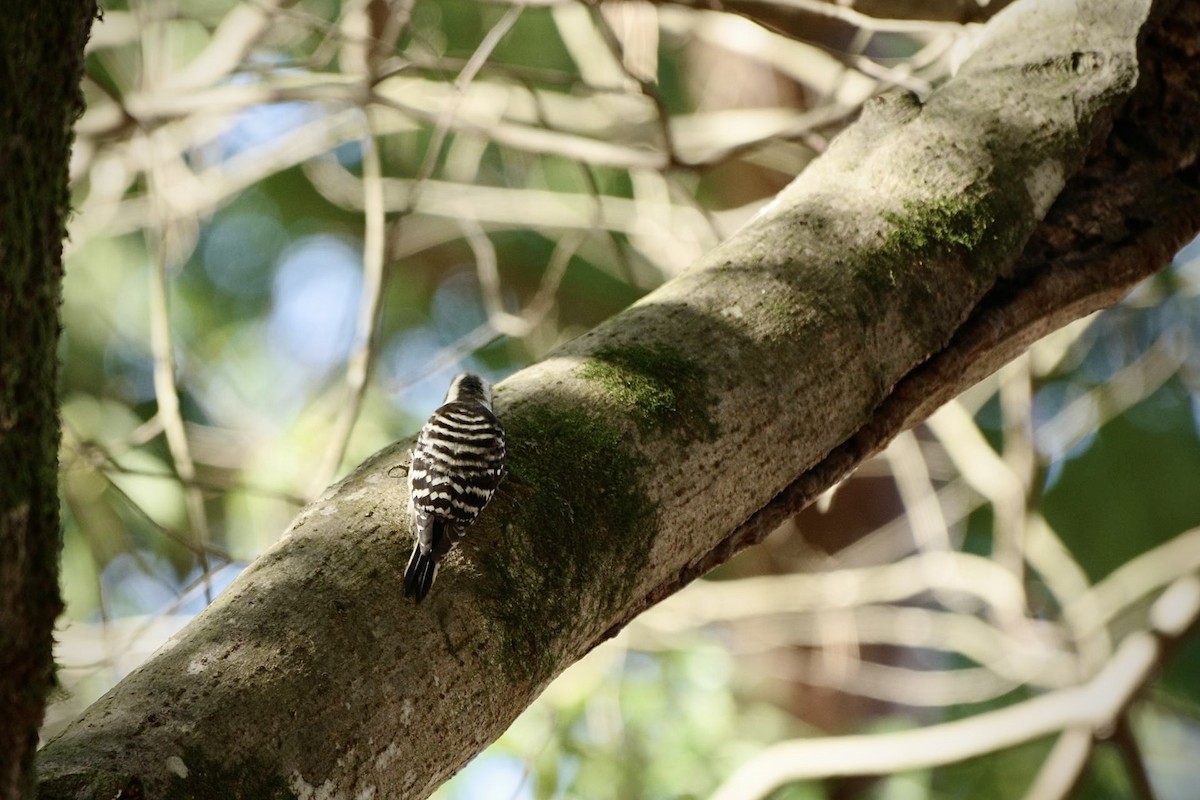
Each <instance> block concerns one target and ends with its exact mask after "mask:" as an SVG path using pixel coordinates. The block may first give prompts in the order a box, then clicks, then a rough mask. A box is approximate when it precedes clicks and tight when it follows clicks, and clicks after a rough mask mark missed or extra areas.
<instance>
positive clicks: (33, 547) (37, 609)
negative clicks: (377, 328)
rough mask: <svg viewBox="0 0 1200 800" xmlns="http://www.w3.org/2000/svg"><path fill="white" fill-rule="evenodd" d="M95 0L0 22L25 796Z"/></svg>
mask: <svg viewBox="0 0 1200 800" xmlns="http://www.w3.org/2000/svg"><path fill="white" fill-rule="evenodd" d="M94 15H95V5H94V3H91V2H87V0H78V1H77V2H57V3H46V2H40V0H27V1H26V2H21V3H18V4H17V7H16V8H6V9H5V13H4V18H3V23H0V798H18V797H28V796H31V795H32V792H33V769H32V767H33V757H34V752H35V750H36V749H37V741H38V726H39V725H41V722H42V712H43V710H44V707H45V700H46V694H47V693H48V692H49V691H50V688H51V687H52V685H53V683H54V662H53V658H52V655H51V645H52V640H51V633H52V628H53V625H54V619H55V617H57V616H58V613H59V611H60V610H61V609H62V602H61V600H60V599H59V594H58V550H59V526H58V491H57V485H58V483H57V481H58V478H57V468H58V402H57V391H56V390H57V386H56V380H57V375H58V356H57V348H58V301H59V294H60V290H61V284H62V241H63V235H64V231H65V224H66V217H67V211H68V205H69V204H68V194H67V164H68V160H69V156H70V151H71V125H72V123H73V122H74V121H75V117H76V116H77V115H78V113H79V111H80V110H81V107H82V104H81V100H80V95H79V77H80V74H81V70H82V66H83V45H84V42H85V41H86V40H87V33H88V29H89V28H90V27H91V22H92V17H93V16H94Z"/></svg>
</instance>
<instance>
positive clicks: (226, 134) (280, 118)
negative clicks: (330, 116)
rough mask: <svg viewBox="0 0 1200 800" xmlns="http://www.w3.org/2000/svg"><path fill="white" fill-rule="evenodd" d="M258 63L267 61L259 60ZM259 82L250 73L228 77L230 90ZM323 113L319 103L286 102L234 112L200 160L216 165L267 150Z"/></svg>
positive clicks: (286, 71)
mask: <svg viewBox="0 0 1200 800" xmlns="http://www.w3.org/2000/svg"><path fill="white" fill-rule="evenodd" d="M258 60H270V59H268V58H266V57H261V56H260V58H259V59H258ZM289 72H297V74H300V73H299V71H293V70H286V69H283V70H275V71H274V72H273V74H275V75H285V74H288V73H289ZM261 82H262V78H261V77H260V76H259V75H257V74H255V73H252V72H243V73H239V74H236V75H233V76H231V77H230V79H229V81H228V84H229V85H232V86H245V85H253V84H258V83H261ZM327 113H328V111H327V109H326V108H325V107H324V106H323V105H322V104H320V103H309V102H301V101H298V100H288V101H284V102H279V103H262V104H259V105H253V106H248V107H246V108H243V109H242V110H240V111H238V112H237V114H235V115H234V116H233V120H232V122H231V123H230V125H229V127H227V128H226V129H225V130H224V131H222V132H221V133H220V134H219V135H218V136H217V137H216V138H215V139H213V140H212V141H211V142H209V143H208V145H207V146H206V147H204V148H203V151H202V157H203V158H204V160H205V161H206V162H207V163H209V164H219V163H221V162H223V161H226V160H228V159H230V158H233V157H235V156H237V155H240V154H242V153H244V152H246V151H248V150H253V149H256V148H260V147H264V146H269V145H270V144H272V143H273V142H275V141H277V140H279V139H282V138H284V137H286V136H288V135H290V134H291V133H292V132H293V131H295V129H296V128H298V127H300V126H301V125H304V124H305V123H308V122H312V121H314V120H316V119H319V118H321V117H323V116H325V115H326V114H327Z"/></svg>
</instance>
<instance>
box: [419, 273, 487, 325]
mask: <svg viewBox="0 0 1200 800" xmlns="http://www.w3.org/2000/svg"><path fill="white" fill-rule="evenodd" d="M430 311H431V315H432V317H433V323H434V325H436V326H437V328H438V330H439V331H441V332H442V333H443V335H444V336H445V337H447V338H448V339H456V338H458V337H460V336H464V335H466V334H468V333H470V332H471V331H473V330H475V329H476V328H478V327H479V326H480V325H482V324H483V323H485V322H487V311H486V310H485V309H484V307H483V298H482V297H481V296H480V293H479V280H478V278H476V276H475V272H474V270H466V269H463V270H458V271H456V272H453V273H451V274H450V275H447V276H446V277H445V279H443V280H442V282H441V283H440V284H439V285H438V287H437V290H436V291H435V292H434V293H433V301H432V308H431V309H430Z"/></svg>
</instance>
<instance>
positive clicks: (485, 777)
mask: <svg viewBox="0 0 1200 800" xmlns="http://www.w3.org/2000/svg"><path fill="white" fill-rule="evenodd" d="M533 783H534V778H533V775H531V774H529V771H528V769H527V767H526V764H525V762H524V760H522V759H520V758H517V757H516V756H513V755H509V754H507V753H496V752H492V751H485V752H483V753H481V754H479V755H478V756H476V757H475V759H474V760H472V761H471V763H470V764H468V765H467V767H466V769H464V770H463V771H462V772H461V773H459V774H458V775H457V776H456V777H455V778H454V780H453V782H452V785H451V786H449V787H448V788H449V789H450V790H451V791H450V794H451V796H452V797H461V798H483V797H495V798H505V799H508V798H511V800H533V798H534V790H533Z"/></svg>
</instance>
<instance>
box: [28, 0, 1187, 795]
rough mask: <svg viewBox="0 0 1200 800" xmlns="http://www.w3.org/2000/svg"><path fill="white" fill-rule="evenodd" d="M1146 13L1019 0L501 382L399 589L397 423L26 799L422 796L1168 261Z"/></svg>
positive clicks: (55, 758)
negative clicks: (923, 83) (1070, 324)
mask: <svg viewBox="0 0 1200 800" xmlns="http://www.w3.org/2000/svg"><path fill="white" fill-rule="evenodd" d="M1153 5H1154V8H1153V10H1154V12H1155V16H1154V18H1153V22H1152V23H1151V24H1149V25H1148V26H1147V29H1146V31H1145V35H1144V36H1142V37H1140V38H1139V36H1138V34H1137V32H1138V31H1139V30H1140V29H1141V28H1142V25H1143V22H1144V20H1145V19H1146V17H1147V14H1148V13H1149V12H1150V11H1151V10H1152V4H1151V3H1150V2H1149V0H1112V1H1111V2H1103V3H1100V2H1090V3H1089V2H1079V3H1073V4H1065V3H1064V4H1059V3H1053V2H1045V3H1040V4H1039V3H1037V2H1019V3H1016V4H1014V5H1013V6H1012V7H1010V8H1009V9H1007V10H1006V11H1005V12H1004V13H1002V14H1000V15H998V16H997V17H996V18H995V19H993V20H992V21H991V22H990V23H989V24H988V27H987V29H986V30H985V32H984V35H983V36H982V37H981V38H980V44H979V50H978V51H977V52H976V53H975V55H974V56H973V57H972V58H971V59H970V60H969V61H968V62H966V63H965V64H964V66H963V68H962V70H961V71H960V73H959V74H958V75H957V76H956V77H955V78H954V79H953V80H951V81H950V82H949V83H947V84H946V85H945V86H943V87H942V88H940V89H939V90H937V91H936V92H934V93H933V94H931V95H930V97H929V98H928V100H927V101H926V102H925V103H924V105H921V104H919V103H918V102H917V101H916V100H915V99H913V98H911V97H907V96H891V97H887V98H883V99H881V100H879V101H877V102H874V103H872V104H871V105H870V106H869V107H868V109H867V110H866V111H865V113H864V115H863V118H862V119H861V120H860V121H859V122H858V123H856V124H855V125H854V126H852V127H851V128H850V129H848V130H847V131H846V132H845V133H844V134H843V135H841V136H840V137H838V138H837V139H836V140H835V141H834V143H833V144H832V145H831V146H830V148H829V150H828V152H827V153H826V154H825V155H824V156H822V157H821V158H820V159H819V160H818V161H816V162H814V163H813V164H812V165H811V166H810V167H809V169H808V170H807V171H806V172H805V173H804V175H802V176H801V177H800V178H799V179H798V180H797V181H796V182H795V183H794V184H793V185H792V186H790V187H789V188H788V189H787V190H785V191H784V192H783V193H781V194H780V196H779V197H778V198H777V200H776V201H775V202H774V203H773V204H772V205H771V206H770V207H769V208H768V209H767V210H766V211H765V213H763V214H762V215H760V216H759V217H758V218H756V219H755V220H754V221H753V222H751V223H750V224H749V225H747V226H746V227H745V228H743V229H742V230H741V231H739V232H738V233H737V234H735V235H734V236H733V237H731V238H730V239H729V240H727V241H726V242H725V243H723V244H722V245H720V246H719V247H717V248H716V249H714V250H713V251H712V252H711V253H709V254H708V255H707V256H706V257H704V258H703V259H701V260H700V262H699V263H697V264H696V265H695V266H694V267H693V268H692V269H691V270H689V271H688V272H686V273H684V274H683V275H681V276H680V277H679V278H677V279H676V280H674V281H672V282H670V283H669V284H667V285H665V286H663V287H662V288H660V289H659V290H658V291H656V292H654V293H652V294H651V295H649V296H647V297H646V298H644V299H643V300H642V301H641V302H639V303H637V304H636V305H634V306H633V307H631V308H630V309H628V310H626V311H625V312H623V313H622V314H620V315H618V316H617V317H615V318H613V319H612V320H610V321H608V322H607V323H605V324H603V325H601V326H599V327H598V328H596V329H595V330H593V331H591V332H589V333H588V334H586V335H584V336H582V337H580V338H579V339H577V340H575V341H574V342H572V343H570V344H569V345H567V346H565V347H563V348H560V349H559V350H558V351H556V352H555V353H554V354H553V355H552V356H551V357H550V358H549V359H547V360H546V361H544V362H542V363H539V364H537V365H534V366H533V367H530V368H529V369H526V370H524V371H522V372H520V373H518V374H516V375H514V376H513V377H512V378H510V379H509V380H507V381H505V382H504V384H503V385H502V386H501V387H499V390H498V392H497V400H496V403H497V411H498V414H499V416H500V417H501V418H502V419H503V421H504V424H505V427H506V429H507V430H508V433H509V438H510V464H509V468H510V475H509V477H508V479H507V480H506V482H505V483H504V484H503V486H502V488H501V491H500V493H499V494H498V496H497V498H496V500H494V501H493V504H492V506H491V507H490V508H489V510H488V511H487V513H486V514H485V515H484V518H483V519H482V520H481V522H480V523H479V525H478V526H477V528H476V529H473V530H472V535H471V536H470V537H468V539H467V541H466V542H465V543H464V545H463V547H462V548H461V549H460V552H458V553H456V554H455V556H453V557H452V558H451V559H450V560H449V561H448V563H447V565H446V567H445V569H444V570H443V572H442V573H441V577H440V578H439V581H438V586H437V588H436V589H435V591H434V593H433V594H432V595H431V596H430V598H429V599H428V600H427V601H426V602H425V603H424V604H422V605H421V606H419V607H418V606H414V605H412V604H409V603H406V602H404V601H403V599H402V598H401V597H400V591H399V586H400V580H401V572H402V570H403V567H404V564H405V561H406V558H407V555H408V553H407V550H408V548H409V532H408V529H407V522H406V520H407V502H406V499H405V498H404V492H403V488H402V487H403V466H404V463H405V461H406V459H407V451H408V448H409V446H410V444H411V442H410V441H403V442H398V443H396V444H394V445H392V446H391V447H388V448H386V449H384V450H383V451H381V452H380V453H378V454H377V455H375V456H374V457H372V458H371V459H369V460H368V461H367V462H366V463H364V464H363V465H362V466H361V467H360V468H359V469H358V470H357V471H356V472H355V473H354V474H352V475H351V476H349V477H348V478H347V479H345V480H344V481H342V482H341V483H340V484H338V485H337V486H334V487H332V488H331V489H330V490H329V491H328V492H327V493H326V494H325V495H324V496H323V497H322V498H320V499H319V500H318V501H316V502H315V503H313V504H312V505H311V506H309V507H308V508H307V509H305V511H303V512H302V513H301V514H300V516H299V517H298V518H297V519H296V521H295V522H294V523H293V525H292V527H291V528H290V530H289V533H288V535H287V538H286V539H285V540H284V541H283V542H281V543H280V544H279V545H278V546H276V547H275V548H273V549H272V550H271V551H269V552H268V553H266V554H265V555H264V556H262V557H261V558H260V559H259V560H258V561H257V562H255V563H254V564H253V565H252V566H251V567H250V568H248V569H247V570H246V572H245V573H244V574H243V575H242V576H241V577H240V578H239V579H238V580H237V581H236V582H235V583H234V584H233V585H232V586H231V587H230V588H229V589H228V590H227V591H226V592H225V594H223V595H222V596H221V597H219V598H218V599H217V601H216V602H215V603H214V604H213V605H212V606H211V607H210V608H209V609H208V610H207V611H205V612H204V613H203V614H202V615H201V616H200V617H198V618H197V619H196V620H195V621H194V622H193V623H192V624H191V625H189V626H188V628H187V629H185V631H183V632H182V633H181V634H180V635H179V636H178V637H176V639H174V640H172V642H170V643H169V644H168V645H167V646H166V647H164V648H163V650H161V651H160V652H159V653H158V654H156V656H155V657H154V658H153V659H152V660H151V661H150V662H149V663H147V664H146V665H144V666H143V667H142V668H141V669H139V670H137V671H136V672H135V673H133V674H132V675H130V676H129V677H128V678H126V679H125V680H124V681H123V682H122V683H121V684H120V685H118V686H117V687H116V688H115V689H113V690H112V691H111V692H109V693H108V694H107V695H105V697H103V698H102V699H101V700H99V701H98V702H97V703H96V704H94V705H93V706H92V707H91V708H90V709H89V710H88V711H87V712H85V714H84V715H83V716H82V717H81V718H80V719H79V720H77V721H76V722H75V723H73V724H72V725H71V726H70V727H69V728H68V729H67V730H66V731H65V732H64V734H63V735H62V736H60V737H59V738H58V739H56V740H55V741H54V742H52V743H51V744H50V745H48V746H47V748H46V750H45V755H44V759H43V764H42V777H43V782H42V786H41V792H42V796H43V797H46V798H54V797H60V796H68V795H69V796H72V797H88V796H104V795H103V793H104V792H106V791H107V792H111V791H112V790H114V789H122V790H124V789H133V788H136V789H138V790H139V791H143V792H144V793H145V794H146V796H151V797H157V796H163V795H164V794H166V793H168V792H175V793H183V794H187V795H198V794H204V793H206V792H215V793H220V794H224V795H230V794H240V795H245V794H249V793H251V792H255V793H258V794H272V795H278V796H297V797H309V796H314V795H315V794H316V793H318V792H320V793H321V794H323V795H328V796H331V797H334V796H337V797H352V796H372V795H374V796H382V795H386V796H404V797H420V796H424V795H426V794H428V793H429V792H430V791H432V790H433V789H434V788H435V787H436V786H437V785H439V784H440V783H441V782H442V781H444V780H445V779H446V778H448V777H449V776H450V775H451V774H453V773H454V772H455V771H456V770H457V769H459V768H460V767H461V766H462V765H464V764H465V763H466V762H467V761H468V760H469V759H470V758H471V757H472V756H473V755H474V754H475V753H477V752H478V751H479V750H480V749H482V748H483V747H484V746H485V745H486V744H487V743H488V742H489V741H491V740H492V739H494V738H495V737H496V736H498V735H499V734H500V733H501V732H502V731H503V730H504V729H505V728H506V727H507V726H508V724H509V723H510V722H511V720H512V719H514V718H515V717H516V716H517V714H519V713H520V712H521V711H522V710H523V709H524V708H525V707H526V706H527V705H528V704H529V703H530V702H532V700H533V699H534V698H535V697H536V696H537V694H538V692H540V690H541V689H542V687H544V686H545V685H546V683H547V682H548V681H549V680H550V679H551V678H552V677H553V676H554V675H555V674H557V673H558V672H559V671H561V670H562V669H563V668H565V667H566V666H567V665H569V664H570V663H572V662H574V661H575V660H576V659H578V658H579V657H580V656H582V655H583V654H584V653H586V652H587V651H588V650H589V649H591V648H592V647H594V646H595V645H596V644H597V643H599V642H600V641H602V640H603V639H604V638H606V637H608V636H611V635H612V634H613V633H614V632H615V631H616V630H618V629H619V628H620V627H621V626H622V625H624V624H625V623H626V622H627V621H628V620H630V619H631V618H632V617H633V616H634V615H635V614H636V613H638V612H639V611H640V610H642V609H644V608H646V607H648V606H649V605H652V604H653V603H654V602H656V601H657V600H658V599H661V598H662V597H665V596H666V595H668V594H670V593H671V592H673V591H675V590H677V589H678V588H680V587H681V586H683V585H684V584H686V583H687V582H688V581H690V580H692V579H694V578H695V577H697V576H699V575H700V574H702V573H703V572H705V571H707V570H708V569H710V568H711V567H713V566H715V565H716V564H719V563H721V562H722V561H724V560H725V559H727V558H729V556H731V555H732V554H733V553H734V552H736V551H737V550H739V549H741V548H743V547H746V546H748V545H749V544H751V543H753V542H755V541H758V540H759V539H761V538H762V536H763V535H765V533H766V532H767V531H768V530H770V529H771V528H772V527H774V525H775V524H776V523H777V522H778V521H780V520H781V519H783V518H784V517H786V516H787V515H789V514H791V513H793V512H794V511H795V510H796V509H798V508H799V507H801V506H802V505H803V504H804V503H806V502H808V501H809V500H810V499H811V498H813V497H815V496H816V495H817V494H819V493H820V492H821V491H822V490H823V489H825V488H826V487H828V486H830V485H831V484H832V483H834V482H836V481H837V480H838V479H840V478H841V477H842V476H844V475H845V474H846V473H847V472H848V471H849V470H851V469H852V468H853V467H854V466H855V465H856V464H857V463H858V462H859V461H861V460H862V459H863V458H865V457H866V456H867V455H869V454H870V453H872V452H874V451H876V450H878V449H879V448H880V447H882V446H883V444H884V443H885V442H886V441H887V440H888V439H889V438H890V437H891V436H893V435H895V433H897V432H899V431H900V430H903V429H904V428H905V427H907V426H910V425H912V424H915V423H916V422H917V421H919V420H920V419H921V418H922V417H923V416H924V415H925V414H928V413H929V412H930V411H931V410H932V409H933V408H935V407H936V406H937V405H938V404H940V403H941V402H943V401H944V400H945V399H947V398H949V397H951V396H953V395H954V394H956V393H957V392H959V391H960V390H961V389H963V388H965V387H966V386H968V385H970V383H971V382H972V381H974V380H977V379H979V378H981V377H983V376H984V375H986V374H988V373H989V372H991V371H992V370H994V369H995V368H997V367H998V366H999V365H1001V364H1002V363H1003V362H1004V361H1005V360H1007V359H1008V358H1011V357H1012V356H1013V355H1015V354H1016V353H1018V352H1020V350H1021V349H1022V348H1024V347H1025V346H1026V345H1027V344H1028V343H1030V342H1031V341H1033V340H1034V339H1036V338H1037V337H1038V336H1040V335H1042V334H1043V333H1045V332H1047V331H1049V330H1052V329H1053V328H1055V327H1057V326H1059V325H1062V324H1064V323H1065V322H1067V321H1068V320H1070V319H1074V318H1075V317H1077V316H1080V315H1081V314H1084V313H1086V312H1088V311H1090V310H1092V309H1094V308H1097V307H1099V306H1101V305H1103V304H1107V303H1111V302H1114V301H1115V300H1116V299H1118V298H1119V297H1120V296H1121V295H1122V294H1123V293H1124V292H1125V291H1126V290H1127V289H1128V288H1129V287H1130V286H1131V285H1132V284H1133V283H1134V282H1135V281H1136V280H1138V279H1139V278H1140V277H1142V276H1143V275H1146V274H1150V273H1152V272H1153V271H1154V270H1156V269H1159V268H1161V267H1162V266H1163V265H1164V264H1166V263H1167V261H1168V260H1169V258H1170V256H1171V254H1173V253H1174V252H1175V250H1176V249H1177V248H1178V246H1179V245H1181V244H1182V243H1183V241H1184V240H1185V238H1186V237H1187V236H1188V235H1191V234H1192V233H1194V231H1195V230H1196V228H1197V227H1198V226H1200V192H1198V191H1197V189H1196V187H1197V185H1200V181H1197V180H1196V177H1197V176H1196V174H1195V171H1196V166H1195V164H1196V160H1195V154H1196V150H1197V147H1196V143H1195V141H1194V140H1193V139H1191V138H1188V137H1189V134H1188V133H1187V131H1189V130H1200V126H1197V125H1196V119H1195V117H1196V115H1197V111H1196V109H1197V108H1198V107H1200V104H1196V103H1194V102H1191V99H1194V98H1191V99H1189V96H1188V93H1189V92H1191V91H1193V89H1192V88H1190V87H1195V86H1200V80H1196V77H1197V76H1196V75H1195V74H1194V72H1195V70H1196V63H1195V62H1196V59H1194V58H1192V55H1194V54H1192V53H1190V52H1189V51H1188V50H1187V49H1186V46H1185V45H1186V40H1185V39H1184V38H1182V37H1181V38H1178V39H1173V38H1171V37H1170V36H1168V35H1166V34H1164V33H1162V32H1163V31H1166V30H1169V29H1178V27H1179V26H1180V25H1194V24H1195V16H1196V12H1195V10H1194V9H1193V8H1192V6H1193V4H1188V3H1180V4H1177V5H1174V4H1172V5H1171V8H1173V9H1174V11H1173V13H1174V16H1173V17H1172V18H1170V19H1169V20H1167V19H1166V18H1165V17H1164V15H1165V14H1166V12H1167V11H1168V10H1170V9H1169V8H1168V4H1167V3H1158V4H1153ZM1173 26H1174V27H1173ZM1193 30H1194V28H1193ZM1192 41H1195V39H1194V38H1193V40H1192ZM1139 65H1140V70H1139ZM1189 70H1191V71H1192V73H1193V74H1191V75H1190V76H1189V74H1188V71H1189ZM1135 88H1136V91H1135ZM1131 95H1132V102H1130V103H1126V101H1127V100H1129V99H1130V97H1131ZM1184 99H1188V101H1189V102H1190V105H1189V104H1188V103H1185V102H1183V100H1184ZM1156 102H1164V103H1165V105H1155V103H1156ZM1122 108H1124V109H1125V111H1124V112H1121V109H1122ZM1118 112H1121V116H1120V117H1119V119H1118V124H1117V125H1116V126H1115V127H1114V126H1112V124H1111V123H1112V121H1113V119H1114V117H1115V116H1116V115H1117V114H1118ZM1130 126H1136V127H1130ZM1110 129H1111V131H1112V132H1111V134H1110V133H1109V131H1110ZM1172 132H1174V136H1175V138H1174V139H1172V135H1171V134H1172ZM1160 133H1161V136H1160ZM1172 143H1174V145H1175V146H1174V148H1173V149H1172V147H1169V146H1168V145H1171V144H1172ZM1089 152H1091V153H1092V156H1091V157H1090V158H1087V155H1088V153H1089ZM1085 160H1086V164H1085ZM1068 178H1071V181H1070V183H1069V184H1068V183H1067V180H1068ZM1064 185H1066V190H1065V191H1064ZM1164 194H1165V196H1166V197H1167V198H1169V199H1167V200H1163V199H1161V198H1162V197H1163V196H1164ZM1056 198H1057V202H1055V201H1056ZM1052 206H1053V207H1052ZM1047 212H1049V213H1047ZM1043 218H1044V221H1042V220H1043ZM1097 225H1100V226H1102V227H1100V228H1098V229H1097V228H1095V227H1094V226H1097ZM109 796H111V794H110V795H109Z"/></svg>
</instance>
